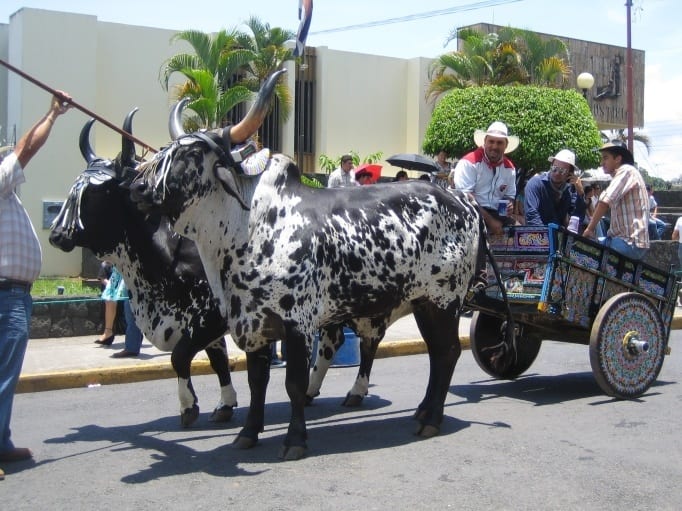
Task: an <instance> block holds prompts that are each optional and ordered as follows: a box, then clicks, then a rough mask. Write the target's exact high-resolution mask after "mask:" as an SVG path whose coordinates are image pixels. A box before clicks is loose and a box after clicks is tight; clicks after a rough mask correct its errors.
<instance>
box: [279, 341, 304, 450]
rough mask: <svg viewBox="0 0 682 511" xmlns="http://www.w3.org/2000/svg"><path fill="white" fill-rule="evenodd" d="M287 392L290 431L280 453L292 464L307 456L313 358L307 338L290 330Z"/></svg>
mask: <svg viewBox="0 0 682 511" xmlns="http://www.w3.org/2000/svg"><path fill="white" fill-rule="evenodd" d="M286 370H287V373H286V389H287V394H288V396H289V401H290V403H291V418H290V420H289V429H288V430H287V435H286V437H285V439H284V444H283V445H282V448H281V450H280V455H279V456H280V458H281V459H284V460H287V461H290V460H298V459H301V458H302V457H303V456H305V454H306V451H307V450H308V445H307V443H306V440H307V439H308V433H307V431H306V424H305V405H306V388H307V387H308V374H309V370H310V359H309V358H308V344H307V340H306V338H305V336H303V335H301V334H298V333H296V332H291V329H289V328H287V369H286Z"/></svg>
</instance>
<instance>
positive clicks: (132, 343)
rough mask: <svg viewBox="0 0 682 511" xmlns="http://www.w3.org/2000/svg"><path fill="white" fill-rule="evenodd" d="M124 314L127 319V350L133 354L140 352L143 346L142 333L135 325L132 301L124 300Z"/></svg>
mask: <svg viewBox="0 0 682 511" xmlns="http://www.w3.org/2000/svg"><path fill="white" fill-rule="evenodd" d="M123 314H124V315H125V318H126V342H125V350H126V351H131V352H133V353H139V352H140V346H142V337H143V336H142V332H141V331H140V329H139V328H137V325H136V324H135V316H134V315H133V311H132V309H131V308H130V300H123Z"/></svg>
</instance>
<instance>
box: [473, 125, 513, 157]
mask: <svg viewBox="0 0 682 511" xmlns="http://www.w3.org/2000/svg"><path fill="white" fill-rule="evenodd" d="M487 135H489V134H488V133H487V132H485V131H483V130H476V131H474V142H475V143H476V147H481V146H483V144H484V142H485V137H486V136H487ZM490 136H491V137H495V138H506V139H507V148H506V149H505V150H504V154H509V153H511V152H512V151H514V150H515V149H516V148H517V147H519V137H517V136H514V135H507V136H504V135H490Z"/></svg>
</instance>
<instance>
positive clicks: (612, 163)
mask: <svg viewBox="0 0 682 511" xmlns="http://www.w3.org/2000/svg"><path fill="white" fill-rule="evenodd" d="M599 151H600V152H601V166H602V168H603V169H604V172H605V173H606V174H608V175H610V176H611V178H612V179H611V182H610V183H609V186H608V188H606V190H604V191H603V192H602V194H601V195H600V196H599V202H597V207H596V208H595V210H594V214H593V215H592V219H591V220H590V223H589V224H587V227H585V230H584V231H583V236H587V237H588V238H593V237H595V236H596V235H595V229H596V227H597V224H598V223H599V221H600V220H601V218H602V217H603V216H604V215H605V214H606V213H607V212H608V211H609V210H610V211H611V222H610V225H609V230H608V231H607V233H606V238H600V239H599V241H601V242H603V243H605V244H608V245H609V246H610V247H611V248H613V249H614V250H616V251H618V252H620V253H621V254H624V255H626V256H628V257H631V258H633V259H636V260H640V259H642V257H644V255H645V254H646V251H647V249H648V248H649V194H648V193H647V191H646V184H645V183H644V179H643V178H642V175H641V174H640V173H639V170H638V169H637V168H636V167H635V159H634V157H633V156H632V153H631V152H630V151H629V150H628V148H627V147H625V144H623V143H622V142H621V141H620V140H612V141H611V142H607V143H606V144H604V145H603V146H601V148H600V149H599Z"/></svg>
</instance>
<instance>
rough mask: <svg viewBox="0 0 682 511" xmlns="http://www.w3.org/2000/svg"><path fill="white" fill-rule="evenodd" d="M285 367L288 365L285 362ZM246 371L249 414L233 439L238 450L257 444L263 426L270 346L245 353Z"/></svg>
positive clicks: (268, 378) (268, 376)
mask: <svg viewBox="0 0 682 511" xmlns="http://www.w3.org/2000/svg"><path fill="white" fill-rule="evenodd" d="M287 367H289V363H288V361H287ZM246 371H247V374H248V380H249V390H250V391H251V402H250V403H249V413H248V415H247V416H246V424H245V425H244V427H243V428H242V430H241V431H240V432H239V435H237V438H235V439H234V442H233V444H234V445H235V446H236V447H238V448H239V449H248V448H250V447H253V446H254V445H256V443H258V434H259V433H260V432H261V431H263V427H264V424H265V393H266V391H267V388H268V382H269V381H270V345H269V344H268V345H267V346H264V347H262V348H261V349H259V350H258V351H253V352H247V353H246Z"/></svg>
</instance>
